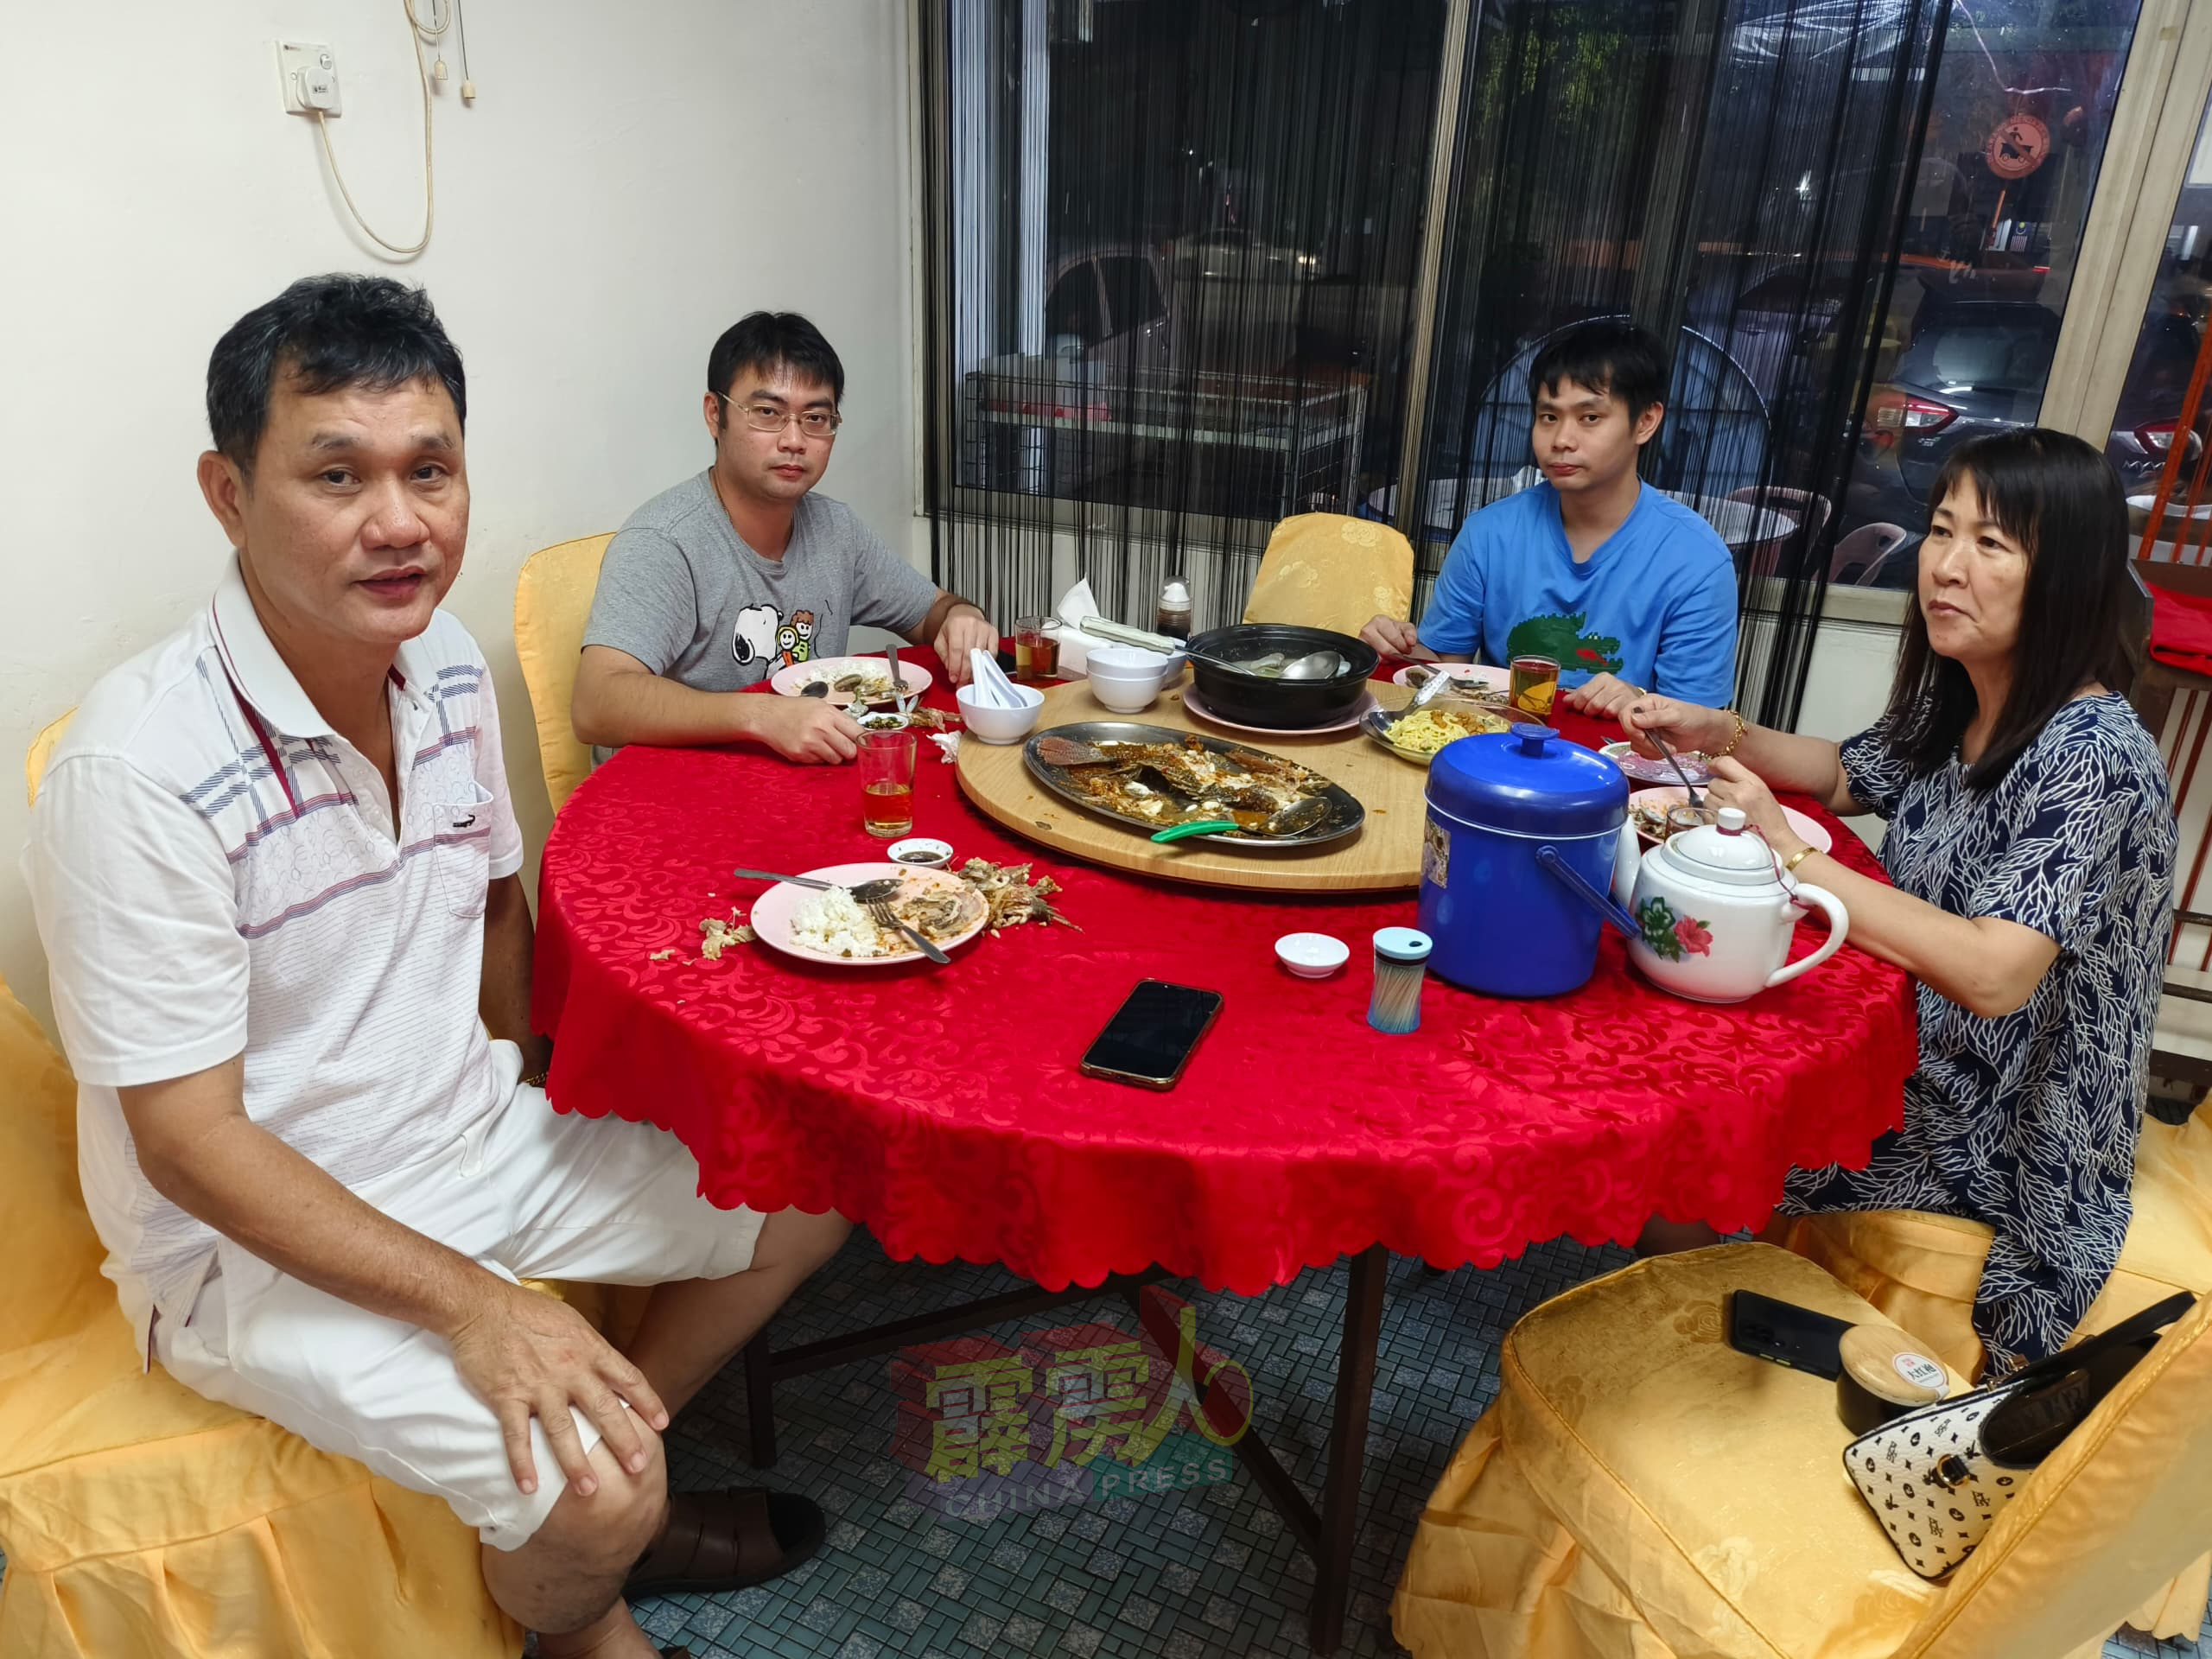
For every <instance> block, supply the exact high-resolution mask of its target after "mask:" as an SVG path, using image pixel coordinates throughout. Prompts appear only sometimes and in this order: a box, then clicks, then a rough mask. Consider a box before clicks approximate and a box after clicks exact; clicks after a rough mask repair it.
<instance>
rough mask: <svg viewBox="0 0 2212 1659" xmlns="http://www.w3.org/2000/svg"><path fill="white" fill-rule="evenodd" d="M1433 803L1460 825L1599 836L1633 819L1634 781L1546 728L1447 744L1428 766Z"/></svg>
mask: <svg viewBox="0 0 2212 1659" xmlns="http://www.w3.org/2000/svg"><path fill="white" fill-rule="evenodd" d="M1427 795H1428V804H1429V806H1430V807H1431V808H1432V809H1433V810H1435V811H1438V812H1440V813H1443V814H1445V815H1446V816H1448V817H1452V818H1456V819H1458V820H1459V822H1460V823H1468V824H1473V825H1477V826H1478V827H1480V828H1482V829H1502V830H1504V831H1506V832H1508V833H1509V834H1512V835H1521V836H1595V835H1602V834H1604V833H1605V831H1606V830H1608V829H1618V828H1619V827H1620V824H1621V821H1622V820H1623V819H1624V817H1627V816H1628V779H1626V778H1624V777H1623V776H1622V775H1621V769H1620V768H1619V767H1618V766H1615V765H1614V764H1613V763H1612V762H1611V760H1607V759H1606V758H1605V756H1604V755H1602V754H1599V753H1598V752H1597V751H1596V750H1594V749H1586V748H1584V747H1582V746H1581V745H1580V743H1570V742H1568V741H1567V740H1566V739H1565V738H1564V737H1561V736H1560V734H1559V733H1557V732H1556V731H1554V730H1553V729H1552V728H1550V727H1548V726H1534V725H1521V726H1516V727H1514V728H1513V729H1512V730H1510V731H1506V732H1490V733H1485V734H1483V735H1481V736H1478V737H1463V738H1461V739H1459V741H1457V742H1454V743H1447V744H1446V745H1445V746H1444V747H1443V748H1442V749H1440V750H1439V751H1438V753H1437V755H1436V759H1435V760H1433V761H1431V762H1430V763H1429V768H1428V791H1427Z"/></svg>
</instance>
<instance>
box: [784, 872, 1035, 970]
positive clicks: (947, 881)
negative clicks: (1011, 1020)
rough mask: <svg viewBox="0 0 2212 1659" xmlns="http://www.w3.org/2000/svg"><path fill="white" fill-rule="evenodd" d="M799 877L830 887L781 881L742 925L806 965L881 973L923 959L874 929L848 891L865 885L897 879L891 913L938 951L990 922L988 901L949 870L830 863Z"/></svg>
mask: <svg viewBox="0 0 2212 1659" xmlns="http://www.w3.org/2000/svg"><path fill="white" fill-rule="evenodd" d="M800 874H804V875H806V876H809V877H810V878H811V879H813V880H817V881H828V882H829V883H831V884H832V885H831V886H830V887H827V888H823V887H800V886H798V884H797V883H795V882H791V881H779V882H778V883H777V884H776V885H775V886H774V887H771V888H769V889H768V890H767V892H766V893H762V894H761V895H760V897H759V898H758V899H754V900H753V912H752V914H751V915H750V916H748V917H747V918H746V919H747V922H748V923H749V924H750V925H751V926H752V929H753V932H754V934H755V935H757V936H758V937H759V938H760V943H761V944H769V945H773V946H774V947H775V948H776V949H777V950H781V951H783V952H784V953H785V955H786V956H792V957H798V958H799V959H800V960H802V961H804V962H826V963H836V964H837V965H839V966H843V967H852V968H887V967H890V966H892V965H893V963H902V962H921V961H925V960H926V958H925V957H923V955H922V953H921V952H920V951H919V950H916V949H915V948H914V945H913V942H912V940H910V939H908V938H906V935H905V934H903V933H901V932H899V930H898V929H897V928H895V927H885V926H881V925H879V924H878V923H877V922H876V920H875V918H874V917H872V916H870V915H869V914H868V907H867V906H865V905H862V904H861V903H860V902H859V901H858V900H856V899H855V898H854V897H853V895H852V892H851V889H853V888H854V887H858V886H860V885H861V883H862V882H864V881H877V880H895V881H897V882H898V884H899V886H898V887H897V889H896V891H895V892H894V893H893V895H892V896H891V898H890V899H888V900H887V902H888V903H889V904H890V906H891V909H892V913H893V914H894V915H896V916H897V917H898V918H899V920H901V921H903V922H905V923H906V925H907V926H909V927H911V928H912V929H913V930H914V931H916V932H918V933H919V934H921V935H922V936H923V937H924V938H926V939H928V940H929V941H930V943H931V944H934V945H936V946H937V947H938V949H939V950H950V949H952V947H953V946H954V945H956V944H965V943H966V942H967V941H968V940H969V939H972V938H975V937H976V934H978V933H980V932H982V931H983V928H984V925H986V924H987V923H988V922H989V920H990V919H991V906H990V902H989V900H988V899H987V898H986V897H985V896H984V894H983V893H981V892H979V891H977V889H976V887H974V886H973V885H971V884H970V883H969V882H966V881H963V880H961V879H960V878H959V877H958V876H957V875H955V874H952V873H951V872H950V871H949V870H931V869H924V868H918V867H916V866H914V865H912V864H831V865H829V866H827V867H826V868H822V869H818V870H804V871H801V872H800Z"/></svg>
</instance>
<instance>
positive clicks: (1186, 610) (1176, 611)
mask: <svg viewBox="0 0 2212 1659" xmlns="http://www.w3.org/2000/svg"><path fill="white" fill-rule="evenodd" d="M1152 626H1153V628H1154V631H1155V632H1160V633H1165V634H1168V635H1171V636H1172V637H1173V638H1175V639H1189V638H1190V637H1191V584H1190V583H1189V582H1185V581H1184V580H1183V578H1182V577H1180V576H1170V577H1168V578H1167V580H1166V582H1162V583H1161V584H1160V604H1159V607H1157V608H1156V609H1155V610H1154V612H1153V614H1152Z"/></svg>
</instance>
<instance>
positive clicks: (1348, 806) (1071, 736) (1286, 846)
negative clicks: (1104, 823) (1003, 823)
mask: <svg viewBox="0 0 2212 1659" xmlns="http://www.w3.org/2000/svg"><path fill="white" fill-rule="evenodd" d="M1047 737H1058V738H1065V739H1067V740H1068V741H1071V742H1075V743H1089V744H1091V745H1092V746H1094V747H1096V745H1099V744H1102V743H1165V744H1167V745H1170V746H1171V747H1175V748H1188V747H1192V746H1194V745H1195V746H1196V747H1198V748H1202V749H1205V750H1208V751H1210V752H1211V753H1215V754H1225V755H1230V756H1236V755H1239V754H1256V755H1264V756H1266V757H1267V758H1268V760H1276V761H1281V762H1282V763H1284V764H1285V765H1287V766H1298V767H1300V768H1301V769H1302V770H1304V771H1306V772H1313V767H1311V766H1306V764H1305V762H1303V761H1301V760H1292V759H1291V757H1290V756H1288V755H1284V754H1276V753H1273V752H1271V751H1269V750H1267V749H1263V748H1261V747H1258V746H1257V745H1256V744H1252V743H1233V742H1230V741H1228V740H1226V739H1224V738H1218V737H1209V736H1205V735H1204V734H1193V733H1190V732H1179V731H1175V730H1173V729H1172V728H1168V727H1166V726H1147V725H1144V724H1142V723H1141V722H1140V721H1132V720H1082V721H1076V722H1075V723H1074V724H1072V725H1069V726H1055V727H1053V728H1051V729H1050V730H1049V731H1042V732H1039V733H1036V734H1034V735H1033V736H1032V737H1031V738H1030V739H1029V741H1027V743H1025V744H1023V745H1022V747H1021V760H1022V764H1023V765H1024V766H1026V767H1027V768H1028V772H1029V775H1030V776H1031V777H1033V778H1034V779H1036V780H1037V781H1038V783H1039V785H1042V786H1043V787H1044V788H1046V789H1048V790H1050V791H1052V793H1053V794H1055V795H1057V796H1058V797H1059V798H1061V799H1062V800H1064V801H1065V802H1066V803H1067V804H1069V805H1070V806H1079V807H1081V808H1082V809H1083V810H1084V811H1086V812H1090V813H1092V814H1095V815H1096V816H1097V817H1102V818H1110V819H1112V820H1113V821H1114V822H1115V823H1126V824H1128V826H1129V827H1130V828H1131V829H1138V830H1141V831H1142V832H1143V833H1144V834H1146V835H1147V836H1149V835H1151V834H1152V833H1153V832H1154V830H1156V829H1163V828H1165V827H1166V826H1164V825H1163V824H1161V823H1160V822H1159V821H1158V820H1156V819H1153V818H1147V817H1140V816H1139V815H1138V814H1136V813H1134V812H1116V810H1114V809H1113V808H1112V807H1110V806H1109V805H1107V804H1105V803H1103V802H1102V801H1097V800H1094V799H1093V798H1091V797H1090V796H1088V795H1086V794H1084V792H1083V791H1081V790H1079V789H1077V788H1076V787H1074V786H1073V785H1071V784H1070V783H1069V782H1068V781H1067V771H1068V769H1067V768H1065V767H1062V766H1047V765H1046V763H1045V762H1044V761H1042V760H1039V759H1038V757H1037V745H1038V744H1039V742H1040V741H1043V740H1044V739H1046V738H1047ZM1313 775H1314V776H1315V777H1317V778H1319V777H1320V773H1319V772H1313ZM1322 781H1323V783H1324V785H1325V787H1324V788H1323V789H1322V790H1321V791H1319V794H1320V797H1321V798H1322V799H1323V800H1325V801H1326V802H1327V803H1328V804H1329V813H1328V816H1327V817H1325V818H1323V819H1322V820H1321V822H1320V823H1318V824H1316V825H1314V826H1313V829H1308V830H1307V831H1306V833H1305V834H1303V835H1298V836H1252V835H1245V834H1243V833H1242V832H1239V831H1230V830H1224V831H1222V832H1220V833H1218V834H1215V835H1208V836H1190V837H1189V839H1190V840H1192V841H1193V842H1200V841H1203V842H1212V843H1213V844H1214V845H1216V846H1217V847H1233V848H1235V849H1236V850H1237V851H1239V852H1246V853H1254V852H1256V853H1273V852H1287V851H1294V850H1296V849H1301V848H1307V847H1320V846H1325V845H1326V844H1327V843H1328V842H1332V841H1342V840H1343V839H1344V837H1345V836H1354V835H1357V834H1358V833H1359V828H1360V826H1361V825H1362V824H1363V823H1366V822H1367V809H1366V808H1365V807H1363V806H1362V805H1361V804H1359V801H1358V799H1357V798H1356V797H1355V796H1354V795H1353V794H1352V792H1351V791H1350V790H1348V789H1346V788H1344V786H1343V785H1341V784H1336V783H1331V782H1329V781H1328V780H1327V779H1322Z"/></svg>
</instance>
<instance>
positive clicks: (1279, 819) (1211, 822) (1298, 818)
mask: <svg viewBox="0 0 2212 1659" xmlns="http://www.w3.org/2000/svg"><path fill="white" fill-rule="evenodd" d="M1328 815H1329V803H1328V802H1327V800H1326V799H1325V798H1323V797H1321V796H1319V795H1308V796H1306V798H1304V799H1303V800H1296V801H1293V802H1292V803H1291V804H1289V805H1288V806H1286V807H1284V808H1282V809H1281V810H1279V811H1277V812H1275V813H1274V815H1273V816H1271V817H1268V818H1267V819H1266V820H1264V821H1263V822H1262V823H1259V824H1257V825H1255V826H1254V827H1252V828H1249V829H1247V828H1246V826H1244V825H1243V824H1241V823H1237V822H1236V819H1234V818H1201V819H1199V820H1198V822H1197V823H1178V824H1174V825H1173V826H1171V827H1169V828H1168V829H1162V830H1160V832H1159V833H1158V834H1156V835H1154V836H1153V839H1154V841H1156V842H1160V843H1161V844H1162V845H1165V844H1166V843H1167V842H1171V841H1181V840H1183V839H1184V838H1185V837H1186V836H1217V835H1220V834H1222V833H1223V832H1224V831H1226V830H1230V829H1243V830H1244V833H1245V834H1247V835H1253V836H1302V835H1304V834H1305V833H1306V831H1307V830H1308V829H1313V828H1314V827H1315V826H1316V825H1317V824H1319V823H1320V822H1321V820H1322V819H1323V818H1325V817H1328Z"/></svg>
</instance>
